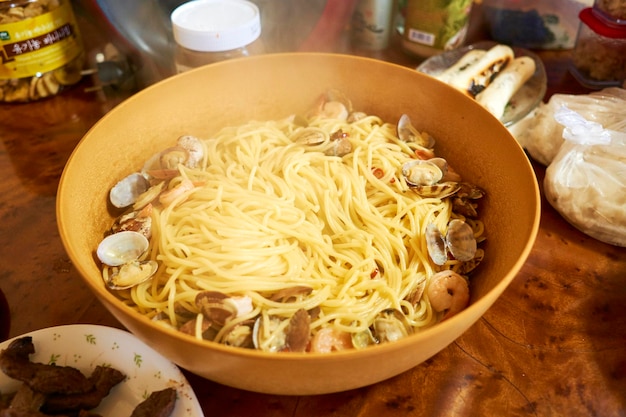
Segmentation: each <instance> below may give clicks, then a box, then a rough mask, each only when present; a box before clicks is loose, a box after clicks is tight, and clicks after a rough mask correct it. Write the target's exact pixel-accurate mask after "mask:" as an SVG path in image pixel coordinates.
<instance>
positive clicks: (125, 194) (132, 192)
mask: <svg viewBox="0 0 626 417" xmlns="http://www.w3.org/2000/svg"><path fill="white" fill-rule="evenodd" d="M149 187H150V183H149V182H148V180H147V179H146V178H145V177H144V176H143V175H141V174H139V173H133V174H130V175H129V176H127V177H126V178H124V179H122V180H120V181H119V182H118V183H117V184H115V185H114V186H113V188H111V191H109V200H110V201H111V204H113V205H114V206H115V207H117V208H123V207H128V206H130V205H131V204H133V203H134V202H135V201H137V198H138V197H139V196H140V195H141V194H143V193H144V192H145V191H146V190H147V189H148V188H149Z"/></svg>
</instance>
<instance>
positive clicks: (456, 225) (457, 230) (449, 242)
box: [446, 219, 476, 262]
mask: <svg viewBox="0 0 626 417" xmlns="http://www.w3.org/2000/svg"><path fill="white" fill-rule="evenodd" d="M446 246H447V248H448V250H449V251H450V253H451V254H452V256H454V258H455V259H456V260H458V261H461V262H466V261H469V260H471V259H472V258H473V257H474V255H475V254H476V238H475V237H474V231H473V230H472V228H471V227H470V225H469V224H467V223H465V222H464V221H462V220H458V219H454V220H452V221H451V222H450V224H449V225H448V231H447V232H446Z"/></svg>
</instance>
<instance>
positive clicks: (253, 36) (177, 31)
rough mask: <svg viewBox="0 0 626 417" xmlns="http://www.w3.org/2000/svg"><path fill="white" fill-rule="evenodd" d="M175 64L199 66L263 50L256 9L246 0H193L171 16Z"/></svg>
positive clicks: (180, 68) (183, 68)
mask: <svg viewBox="0 0 626 417" xmlns="http://www.w3.org/2000/svg"><path fill="white" fill-rule="evenodd" d="M171 21H172V32H173V35H174V40H175V41H176V53H175V60H176V62H175V66H176V72H177V73H181V72H184V71H187V70H190V69H192V68H197V67H200V66H202V65H207V64H212V63H215V62H218V61H223V60H226V59H231V58H239V57H245V56H249V55H254V54H258V53H261V52H263V46H262V44H261V41H260V39H259V37H260V35H261V16H260V13H259V8H258V7H257V6H256V5H255V4H254V3H252V2H249V1H246V0H193V1H190V2H187V3H184V4H182V5H180V6H179V7H177V8H176V9H175V10H174V11H173V12H172V15H171Z"/></svg>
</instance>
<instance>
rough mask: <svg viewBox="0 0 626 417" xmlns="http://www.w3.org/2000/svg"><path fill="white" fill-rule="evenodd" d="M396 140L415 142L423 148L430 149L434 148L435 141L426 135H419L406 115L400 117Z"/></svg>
mask: <svg viewBox="0 0 626 417" xmlns="http://www.w3.org/2000/svg"><path fill="white" fill-rule="evenodd" d="M397 134H398V138H399V139H400V140H402V141H404V142H415V143H417V144H418V145H420V146H422V147H424V148H432V147H433V146H435V140H434V139H433V137H432V136H430V135H428V134H421V133H420V132H419V131H418V130H417V129H416V128H415V126H413V123H412V122H411V118H410V117H409V116H408V115H407V114H403V115H402V116H400V120H398V125H397Z"/></svg>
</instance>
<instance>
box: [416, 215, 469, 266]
mask: <svg viewBox="0 0 626 417" xmlns="http://www.w3.org/2000/svg"><path fill="white" fill-rule="evenodd" d="M425 238H426V246H427V248H428V255H429V256H430V258H431V259H432V260H433V262H434V263H435V264H437V265H443V264H445V263H446V261H447V260H448V252H450V254H452V256H453V257H454V259H456V260H457V261H461V262H468V261H471V260H472V259H473V258H474V256H475V255H476V250H477V242H476V238H475V237H474V230H473V229H472V227H471V226H470V225H469V224H467V223H465V222H464V221H463V220H458V219H454V220H452V221H451V222H450V223H449V224H448V230H447V231H446V235H445V236H443V235H442V233H441V231H440V230H439V229H438V228H437V226H435V225H434V224H429V225H428V226H427V227H426V234H425ZM479 262H480V261H479ZM472 269H473V268H472Z"/></svg>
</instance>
